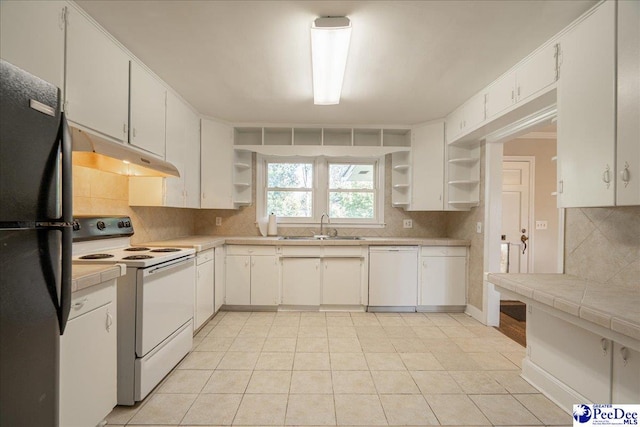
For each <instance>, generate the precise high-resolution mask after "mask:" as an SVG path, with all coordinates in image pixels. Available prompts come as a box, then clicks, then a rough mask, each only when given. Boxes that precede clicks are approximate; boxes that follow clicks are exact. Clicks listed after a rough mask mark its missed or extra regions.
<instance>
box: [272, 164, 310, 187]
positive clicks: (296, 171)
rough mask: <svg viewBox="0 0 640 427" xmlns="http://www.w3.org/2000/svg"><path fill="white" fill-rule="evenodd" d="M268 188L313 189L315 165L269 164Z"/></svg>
mask: <svg viewBox="0 0 640 427" xmlns="http://www.w3.org/2000/svg"><path fill="white" fill-rule="evenodd" d="M267 178H268V182H267V186H268V187H270V188H273V187H276V188H311V187H313V165H312V164H311V163H269V164H268V165H267Z"/></svg>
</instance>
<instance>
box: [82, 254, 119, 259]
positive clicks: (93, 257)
mask: <svg viewBox="0 0 640 427" xmlns="http://www.w3.org/2000/svg"><path fill="white" fill-rule="evenodd" d="M104 258H113V255H111V254H89V255H84V256H81V257H80V259H104Z"/></svg>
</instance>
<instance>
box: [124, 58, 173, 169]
mask: <svg viewBox="0 0 640 427" xmlns="http://www.w3.org/2000/svg"><path fill="white" fill-rule="evenodd" d="M166 96H167V90H166V89H165V87H164V86H163V85H162V84H161V83H160V82H159V81H158V80H157V79H156V78H155V77H153V76H152V75H151V74H149V73H148V72H147V71H146V70H145V69H143V68H142V67H141V66H140V65H139V64H138V63H137V62H136V61H131V107H130V108H131V117H130V126H131V135H130V138H129V141H130V142H131V145H134V146H136V147H138V148H141V149H143V150H145V151H148V152H149V153H152V154H155V155H156V156H158V157H161V158H163V159H164V153H165V116H166Z"/></svg>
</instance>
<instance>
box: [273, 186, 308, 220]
mask: <svg viewBox="0 0 640 427" xmlns="http://www.w3.org/2000/svg"><path fill="white" fill-rule="evenodd" d="M312 205H313V204H312V201H311V192H310V191H267V214H270V213H272V212H273V213H274V214H276V215H277V216H281V217H290V218H311V210H312V209H313V206H312Z"/></svg>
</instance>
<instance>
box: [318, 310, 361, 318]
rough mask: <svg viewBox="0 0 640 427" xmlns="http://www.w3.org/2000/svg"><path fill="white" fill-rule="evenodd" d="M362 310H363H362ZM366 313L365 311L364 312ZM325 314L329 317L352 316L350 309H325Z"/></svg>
mask: <svg viewBox="0 0 640 427" xmlns="http://www.w3.org/2000/svg"><path fill="white" fill-rule="evenodd" d="M361 312H362V311H361ZM362 313H364V312H362ZM324 316H325V317H326V318H327V319H328V318H330V317H349V318H351V312H350V311H325V312H324Z"/></svg>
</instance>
